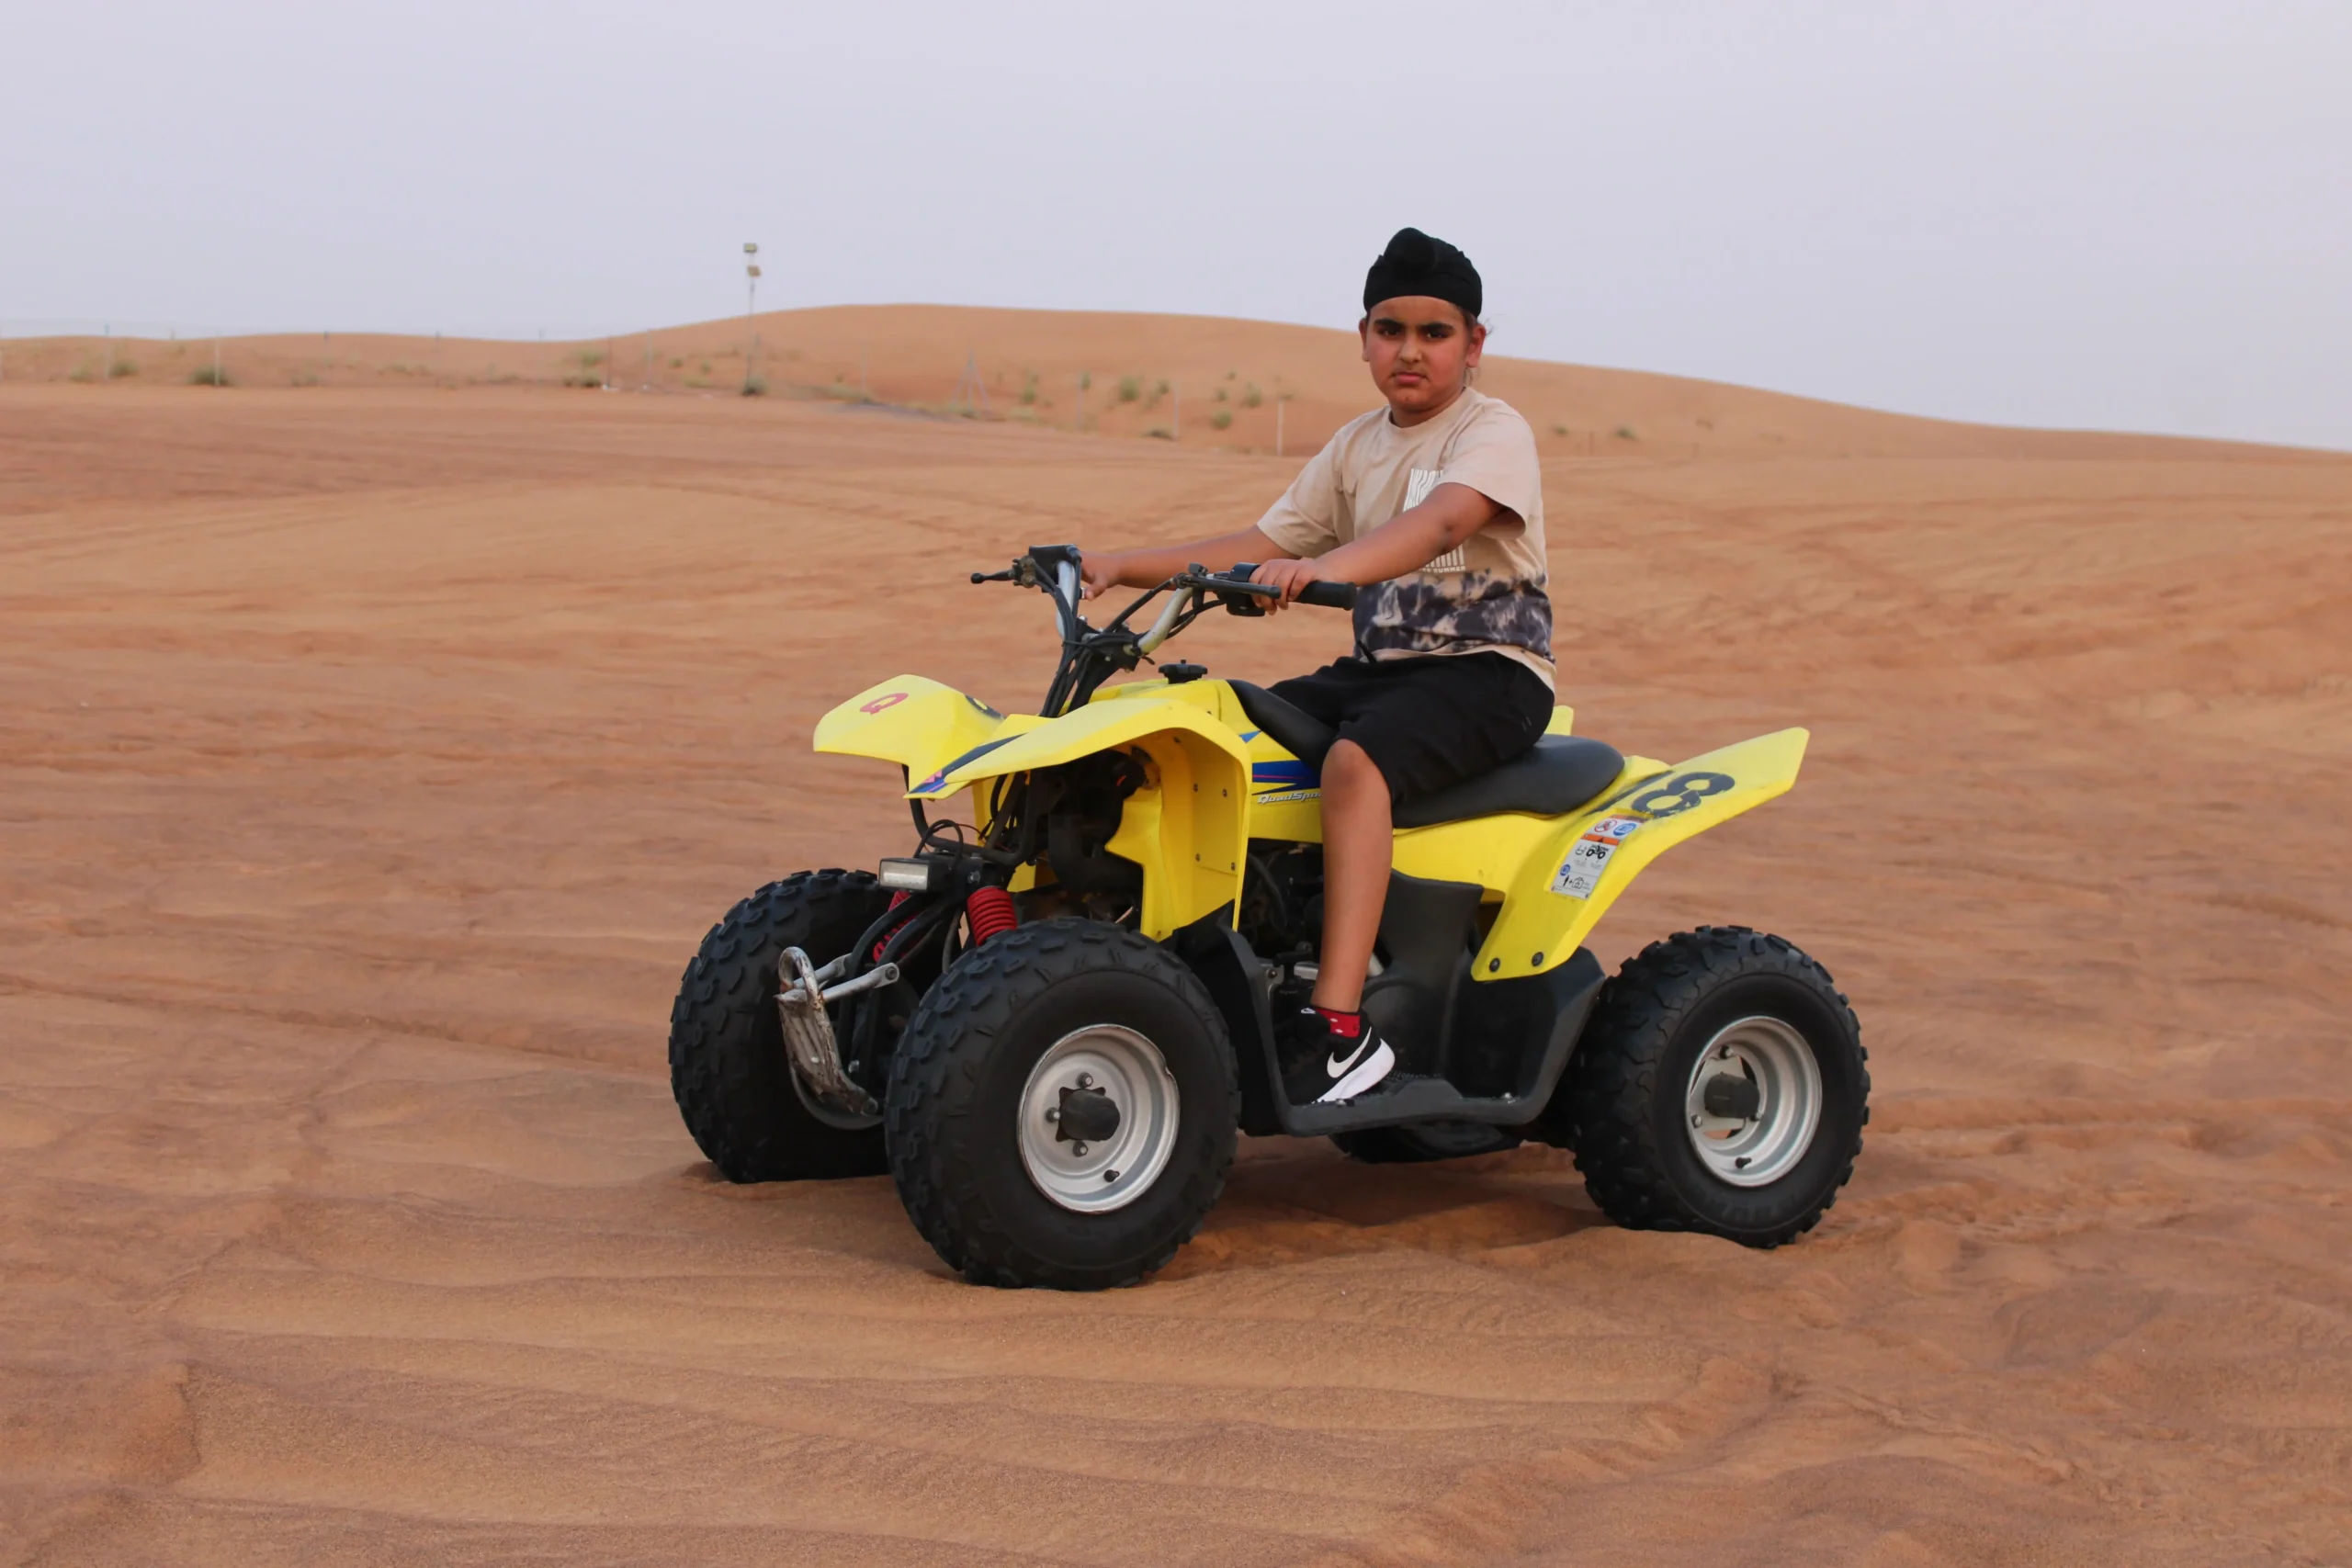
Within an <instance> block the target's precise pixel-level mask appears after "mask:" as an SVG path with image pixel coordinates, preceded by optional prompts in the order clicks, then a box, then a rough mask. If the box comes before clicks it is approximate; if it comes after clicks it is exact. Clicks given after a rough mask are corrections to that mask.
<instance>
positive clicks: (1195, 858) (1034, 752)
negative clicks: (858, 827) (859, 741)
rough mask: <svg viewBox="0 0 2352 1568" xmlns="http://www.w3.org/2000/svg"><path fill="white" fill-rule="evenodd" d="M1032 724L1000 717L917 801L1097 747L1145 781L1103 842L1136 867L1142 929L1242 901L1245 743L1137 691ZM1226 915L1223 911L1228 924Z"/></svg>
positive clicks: (1199, 715)
mask: <svg viewBox="0 0 2352 1568" xmlns="http://www.w3.org/2000/svg"><path fill="white" fill-rule="evenodd" d="M1030 723H1031V726H1032V728H1025V729H1021V730H1018V731H1017V732H1016V731H1015V730H1014V729H1013V721H1012V720H1007V721H1006V723H1005V726H1004V727H1003V728H1001V729H1000V730H999V731H998V732H997V738H996V743H986V742H984V743H983V747H982V749H981V750H978V752H977V753H976V754H974V755H971V756H968V757H966V758H965V759H963V760H962V761H960V762H958V763H957V764H956V766H954V767H950V768H947V769H944V770H943V771H942V772H941V773H938V774H937V775H935V776H933V777H930V778H925V779H923V780H922V781H921V783H920V784H918V786H917V787H916V788H914V789H913V790H910V792H909V794H910V795H911V796H912V797H913V798H915V799H917V800H928V799H933V798H936V797H939V796H944V795H952V794H954V793H955V792H956V791H957V790H960V789H967V788H970V787H971V786H973V785H975V784H984V783H985V782H986V781H988V780H989V779H994V778H1001V777H1003V776H1005V775H1007V774H1011V773H1034V772H1035V771H1036V770H1038V769H1040V768H1052V767H1058V766H1060V765H1062V764H1063V763H1066V762H1075V761H1078V760H1079V759H1080V758H1081V757H1091V756H1093V755H1095V754H1096V753H1098V752H1103V751H1129V752H1134V753H1136V754H1138V755H1140V756H1141V757H1142V758H1143V759H1144V762H1145V773H1146V775H1147V783H1146V784H1145V785H1144V787H1143V788H1141V789H1138V790H1136V792H1135V794H1133V795H1129V796H1128V797H1127V802H1126V807H1125V812H1124V813H1123V815H1122V816H1121V818H1120V819H1119V830H1118V832H1117V833H1116V834H1115V835H1114V836H1113V838H1112V839H1111V840H1110V842H1109V843H1108V844H1106V845H1105V846H1103V847H1104V848H1106V849H1107V850H1109V851H1110V852H1111V853H1113V854H1114V855H1118V856H1121V857H1123V858H1124V859H1126V860H1131V861H1133V862H1135V863H1136V864H1137V865H1140V866H1141V867H1143V906H1142V908H1141V909H1140V910H1138V911H1137V914H1138V919H1140V921H1141V929H1142V931H1143V933H1144V935H1146V936H1148V937H1149V938H1151V939H1152V940H1153V941H1155V942H1164V941H1166V940H1167V939H1168V938H1169V937H1170V936H1171V935H1173V934H1174V933H1175V932H1176V931H1179V930H1181V929H1182V928H1183V927H1185V926H1188V925H1191V924H1192V923H1193V921H1195V920H1197V919H1201V918H1202V917H1204V916H1205V915H1209V914H1213V913H1215V912H1216V911H1217V910H1218V909H1220V908H1224V907H1226V906H1228V905H1230V906H1232V908H1234V909H1238V908H1239V907H1240V901H1241V876H1242V866H1243V863H1244V862H1245V861H1246V859H1247V854H1246V846H1247V845H1248V844H1249V841H1250V749H1249V748H1248V747H1247V746H1246V745H1244V744H1243V743H1242V740H1241V738H1240V737H1239V736H1238V735H1236V734H1235V733H1234V732H1233V730H1232V728H1230V727H1229V726H1227V725H1225V724H1223V723H1220V722H1219V721H1218V720H1217V719H1216V716H1214V715H1212V714H1210V713H1209V712H1207V711H1206V710H1204V708H1203V707H1202V706H1201V705H1199V704H1198V703H1197V702H1194V701H1190V700H1184V699H1180V698H1173V697H1167V698H1155V697H1148V696H1136V697H1128V698H1122V699H1121V700H1118V701H1115V702H1107V701H1106V702H1095V703H1090V704H1088V705H1086V706H1085V707H1082V708H1080V710H1079V711H1078V712H1076V713H1073V714H1068V715H1065V716H1062V717H1060V718H1057V719H1053V720H1050V721H1047V722H1045V723H1037V722H1036V721H1035V720H1032V721H1030ZM1232 919H1233V916H1232V915H1231V914H1230V913H1228V914H1227V923H1228V924H1229V923H1231V920H1232Z"/></svg>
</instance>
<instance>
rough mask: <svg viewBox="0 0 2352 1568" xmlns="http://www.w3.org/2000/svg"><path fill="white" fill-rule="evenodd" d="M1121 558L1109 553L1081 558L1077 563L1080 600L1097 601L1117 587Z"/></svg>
mask: <svg viewBox="0 0 2352 1568" xmlns="http://www.w3.org/2000/svg"><path fill="white" fill-rule="evenodd" d="M1121 562H1122V558H1121V557H1120V556H1118V555H1116V554H1114V553H1112V552H1110V551H1107V550H1106V551H1104V552H1103V553H1102V554H1100V555H1091V556H1082V557H1080V559H1079V563H1078V580H1079V593H1078V596H1079V597H1080V599H1098V598H1101V597H1102V596H1103V594H1105V593H1107V592H1110V591H1111V590H1112V589H1114V588H1116V587H1117V586H1119V571H1120V567H1121Z"/></svg>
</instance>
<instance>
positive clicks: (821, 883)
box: [670, 871, 890, 1181]
mask: <svg viewBox="0 0 2352 1568" xmlns="http://www.w3.org/2000/svg"><path fill="white" fill-rule="evenodd" d="M889 904H890V895H889V894H888V892H887V891H885V890H884V889H883V888H882V887H880V886H877V885H876V883H875V880H874V878H873V876H872V875H871V874H868V873H866V872H863V871H805V872H802V873H800V874H798V875H796V876H787V877H786V878H785V879H784V880H783V881H781V882H771V883H769V884H768V885H767V886H765V887H763V888H761V889H760V890H759V891H758V892H757V893H754V894H752V896H751V897H749V898H746V899H744V900H743V901H742V902H741V903H740V904H738V905H736V906H735V907H734V908H732V909H729V911H727V917H726V919H722V920H720V921H719V922H718V924H717V925H715V926H713V927H711V928H710V934H709V935H707V936H706V937H704V938H703V939H702V949H701V951H700V952H698V953H695V956H694V961H693V962H692V963H690V964H687V965H686V973H685V977H684V979H683V980H682V981H680V983H679V986H678V999H677V1001H676V1002H675V1004H673V1006H672V1008H671V1009H670V1090H671V1093H672V1094H673V1096H675V1097H676V1099H677V1101H678V1111H679V1114H680V1115H682V1116H684V1118H685V1122H686V1130H687V1131H688V1132H689V1133H692V1134H694V1139H695V1144H696V1145H698V1146H699V1147H700V1148H701V1149H702V1152H703V1153H704V1154H705V1155H707V1156H709V1158H710V1163H711V1164H713V1165H715V1166H717V1167H718V1171H719V1174H720V1175H722V1176H724V1177H726V1178H727V1179H728V1180H729V1181H790V1180H795V1179H806V1178H820V1177H840V1176H876V1175H879V1174H880V1173H881V1172H882V1171H883V1170H884V1169H886V1168H888V1161H887V1160H886V1158H885V1156H884V1154H883V1149H882V1122H881V1118H880V1117H879V1116H863V1117H861V1116H851V1115H846V1114H844V1113H842V1112H841V1111H835V1110H833V1109H831V1107H829V1106H826V1105H823V1104H822V1103H820V1102H819V1101H818V1100H816V1098H815V1097H814V1096H812V1095H810V1094H809V1092H808V1090H807V1089H805V1088H804V1087H803V1086H802V1084H801V1082H800V1077H799V1075H798V1074H797V1073H795V1072H794V1071H793V1070H792V1064H791V1059H790V1056H789V1055H788V1054H787V1053H786V1050H785V1044H784V1026H783V1023H782V1022H781V1021H779V1020H778V1018H777V1017H776V1010H775V997H776V989H777V986H778V981H777V978H776V961H777V960H778V959H779V958H781V957H782V956H783V954H784V950H785V949H786V948H787V947H797V948H799V949H800V950H801V951H802V952H804V953H808V955H809V958H810V960H811V961H812V962H814V963H816V964H820V965H821V964H825V963H827V962H829V961H831V959H834V958H837V957H839V956H840V955H841V954H842V953H847V952H848V951H849V949H850V944H851V943H852V942H855V941H856V940H857V939H858V937H859V935H860V934H861V933H863V932H864V931H865V928H866V927H867V926H869V925H871V924H872V923H873V922H874V920H875V919H877V918H878V917H879V916H880V915H881V914H882V912H883V911H884V910H885V909H887V908H889Z"/></svg>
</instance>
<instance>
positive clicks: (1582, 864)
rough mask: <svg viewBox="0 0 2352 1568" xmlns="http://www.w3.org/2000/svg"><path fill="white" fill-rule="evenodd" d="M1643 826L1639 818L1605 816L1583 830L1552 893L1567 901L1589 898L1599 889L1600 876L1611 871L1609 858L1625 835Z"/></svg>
mask: <svg viewBox="0 0 2352 1568" xmlns="http://www.w3.org/2000/svg"><path fill="white" fill-rule="evenodd" d="M1641 825H1642V818H1638V817H1604V818H1601V819H1600V821H1598V822H1595V823H1594V824H1593V825H1592V826H1591V827H1589V828H1587V829H1585V830H1584V835H1583V837H1581V838H1579V839H1577V841H1576V842H1575V843H1573V844H1571V845H1569V846H1568V858H1567V859H1566V860H1564V861H1562V862H1561V863H1560V869H1559V872H1558V874H1556V875H1555V876H1554V877H1553V878H1552V891H1553V892H1555V893H1557V894H1560V895H1561V896H1562V897H1568V898H1589V897H1592V890H1593V889H1594V888H1596V887H1598V886H1600V874H1601V873H1602V872H1604V871H1607V870H1608V869H1609V857H1610V856H1611V855H1613V854H1615V853H1616V852H1617V846H1618V845H1620V844H1622V843H1623V842H1624V841H1625V839H1626V835H1628V834H1630V833H1631V832H1633V830H1634V829H1636V828H1638V827H1640V826H1641Z"/></svg>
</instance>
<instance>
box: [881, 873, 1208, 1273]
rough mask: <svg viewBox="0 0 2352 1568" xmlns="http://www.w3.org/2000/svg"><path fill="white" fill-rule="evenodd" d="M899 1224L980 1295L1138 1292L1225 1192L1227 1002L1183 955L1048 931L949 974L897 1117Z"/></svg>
mask: <svg viewBox="0 0 2352 1568" xmlns="http://www.w3.org/2000/svg"><path fill="white" fill-rule="evenodd" d="M886 1105H887V1111H886V1115H887V1118H888V1122H887V1125H888V1142H889V1152H890V1174H891V1176H892V1177H893V1178H894V1179H896V1180H897V1182H898V1184H899V1197H900V1198H901V1199H902V1200H903V1201H905V1203H906V1206H907V1213H908V1216H909V1217H910V1218H911V1219H912V1220H913V1221H914V1223H915V1228H916V1229H917V1230H919V1231H921V1232H922V1235H923V1239H924V1240H926V1241H928V1242H930V1243H931V1245H932V1247H933V1248H934V1249H935V1250H937V1252H938V1253H939V1256H940V1257H941V1258H944V1259H945V1260H946V1262H947V1265H948V1267H949V1268H951V1269H956V1271H957V1272H959V1273H961V1274H962V1275H963V1276H964V1277H965V1278H966V1279H967V1280H972V1281H973V1282H974V1283H976V1284H987V1285H1008V1286H1023V1285H1046V1286H1051V1287H1054V1288H1057V1289H1060V1290H1080V1291H1083V1290H1102V1289H1105V1288H1107V1287H1110V1286H1114V1285H1129V1284H1133V1283H1135V1282H1136V1280H1139V1279H1141V1278H1142V1277H1143V1276H1144V1275H1145V1274H1147V1273H1149V1272H1150V1271H1151V1270H1152V1269H1158V1268H1159V1267H1160V1266H1161V1265H1162V1264H1164V1263H1166V1262H1167V1261H1168V1260H1169V1259H1170V1258H1172V1257H1174V1256H1175V1254H1176V1249H1177V1248H1178V1247H1181V1246H1182V1245H1183V1244H1184V1242H1185V1241H1187V1240H1188V1239H1190V1238H1191V1236H1192V1235H1193V1231H1194V1229H1196V1228H1197V1227H1198V1226H1199V1224H1200V1223H1201V1219H1202V1216H1204V1214H1206V1213H1208V1211H1209V1206H1210V1205H1211V1204H1213V1203H1215V1202H1216V1198H1217V1194H1218V1192H1220V1191H1221V1190H1223V1189H1224V1186H1225V1171H1226V1167H1227V1166H1228V1165H1230V1164H1231V1163H1232V1160H1233V1145H1234V1134H1235V1125H1236V1122H1238V1118H1239V1114H1240V1091H1239V1089H1238V1085H1237V1082H1236V1078H1235V1073H1234V1060H1233V1049H1232V1046H1231V1045H1230V1044H1229V1043H1227V1039H1226V1033H1225V1024H1224V1021H1223V1020H1222V1019H1221V1018H1220V1017H1219V1015H1218V1013H1217V1010H1216V1003H1215V1002H1213V1001H1211V1000H1210V998H1209V995H1208V992H1207V991H1206V990H1205V989H1204V987H1202V985H1201V982H1200V980H1199V979H1198V978H1197V977H1196V976H1194V975H1193V972H1192V970H1191V969H1190V968H1188V967H1187V966H1186V965H1185V964H1183V963H1182V961H1181V960H1180V959H1178V958H1177V957H1176V956H1175V955H1174V954H1173V953H1169V952H1168V951H1167V950H1166V949H1164V948H1162V947H1160V946H1159V944H1158V943H1156V942H1150V941H1148V940H1146V939H1145V938H1143V937H1141V936H1138V935H1136V933H1135V932H1133V931H1124V930H1122V929H1120V928H1119V927H1117V926H1113V925H1108V924H1104V923H1102V922H1100V921H1093V920H1079V919H1057V920H1041V921H1038V922H1036V923H1035V924H1032V925H1024V926H1022V927H1020V928H1018V929H1017V930H1014V931H1008V932H1006V933H1004V934H1003V935H1001V936H998V937H995V938H992V939H990V940H989V942H985V943H984V944H982V945H981V946H979V947H978V948H976V949H974V950H973V951H972V952H970V953H967V954H965V955H964V956H963V957H962V958H960V959H958V960H957V961H956V963H955V964H953V965H951V966H950V967H949V968H948V970H947V972H946V973H945V974H944V975H943V976H940V979H939V983H938V984H937V985H935V986H933V987H932V988H931V990H930V992H929V993H928V994H926V995H925V996H924V998H923V1000H922V1006H921V1007H920V1008H918V1009H917V1010H916V1011H915V1015H914V1017H913V1019H911V1020H910V1021H909V1022H908V1024H907V1032H906V1033H905V1035H904V1036H903V1037H902V1038H901V1039H900V1041H899V1051H898V1055H896V1056H895V1057H893V1058H892V1060H891V1064H890V1087H889V1093H888V1098H887V1100H886Z"/></svg>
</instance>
